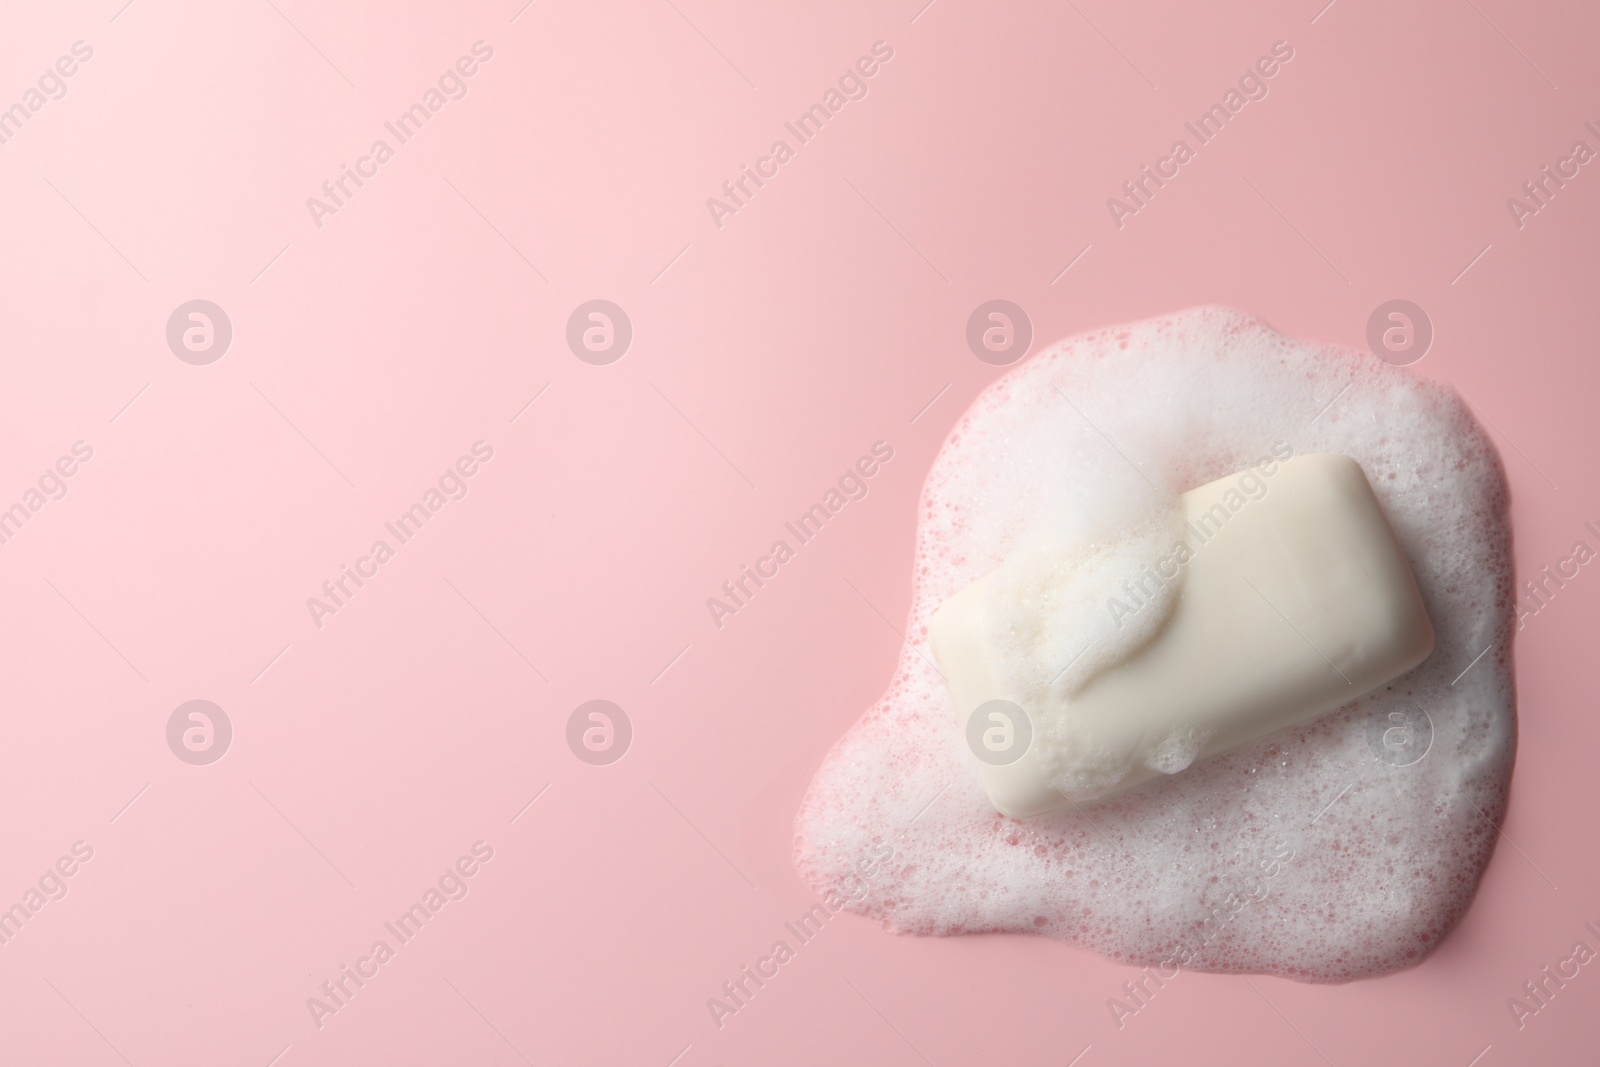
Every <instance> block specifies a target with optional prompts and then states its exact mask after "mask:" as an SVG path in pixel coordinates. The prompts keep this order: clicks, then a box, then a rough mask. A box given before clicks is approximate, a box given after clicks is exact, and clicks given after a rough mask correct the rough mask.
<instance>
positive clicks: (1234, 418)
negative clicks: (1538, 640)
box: [795, 308, 1516, 981]
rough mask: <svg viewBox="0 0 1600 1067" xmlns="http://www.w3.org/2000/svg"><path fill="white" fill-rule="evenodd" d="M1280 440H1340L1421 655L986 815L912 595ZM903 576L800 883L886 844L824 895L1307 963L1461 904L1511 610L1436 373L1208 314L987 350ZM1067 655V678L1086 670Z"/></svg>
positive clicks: (1460, 429) (1473, 454)
mask: <svg viewBox="0 0 1600 1067" xmlns="http://www.w3.org/2000/svg"><path fill="white" fill-rule="evenodd" d="M1285 443H1286V444H1287V445H1288V446H1289V447H1290V448H1292V449H1293V452H1294V453H1295V454H1297V455H1301V454H1306V453H1311V452H1340V453H1344V454H1346V455H1349V456H1352V457H1354V458H1355V459H1357V460H1358V461H1359V462H1360V464H1361V466H1362V468H1363V469H1364V470H1365V471H1366V472H1367V476H1368V478H1369V480H1370V482H1371V484H1372V487H1373V490H1374V492H1375V493H1376V494H1377V496H1378V498H1379V500H1380V502H1381V503H1382V505H1383V508H1384V512H1385V514H1386V515H1387V516H1388V518H1389V522H1390V525H1391V526H1392V527H1393V528H1394V532H1395V535H1396V537H1397V538H1398V540H1399V542H1400V544H1401V546H1402V548H1403V549H1404V551H1405V554H1406V557H1407V559H1408V560H1409V562H1410V565H1411V569H1412V572H1413V574H1414V575H1415V577H1416V581H1417V585H1418V588H1419V589H1420V591H1421V593H1422V597H1423V601H1424V604H1425V605H1426V608H1427V611H1428V615H1429V617H1430V618H1431V619H1432V620H1433V624H1434V630H1435V637H1436V647H1435V652H1434V654H1433V655H1432V656H1431V657H1430V658H1429V659H1428V660H1427V661H1426V662H1425V663H1423V664H1422V665H1421V666H1420V667H1418V668H1417V669H1415V670H1413V671H1411V672H1410V673H1408V674H1406V675H1404V676H1403V677H1401V678H1399V679H1396V680H1395V681H1394V682H1392V683H1390V684H1389V685H1387V686H1385V687H1384V688H1383V689H1380V690H1379V691H1377V692H1375V693H1372V694H1369V695H1368V696H1366V697H1363V698H1362V699H1360V700H1358V701H1356V702H1354V703H1353V704H1351V705H1349V706H1347V707H1345V708H1344V709H1341V710H1340V711H1338V712H1335V713H1333V714H1330V715H1327V716H1324V717H1323V718H1321V719H1318V720H1316V721H1315V722H1313V723H1311V724H1309V725H1306V726H1302V727H1298V728H1295V729H1292V730H1287V731H1283V732H1281V733H1278V734H1274V735H1273V736H1271V737H1269V738H1266V739H1264V740H1262V741H1259V742H1256V743H1254V744H1252V745H1249V746H1247V747H1245V748H1242V749H1238V750H1236V751H1234V752H1232V753H1229V754H1227V755H1225V756H1221V757H1218V758H1216V759H1212V760H1207V761H1203V762H1201V763H1198V764H1196V765H1194V766H1191V767H1189V769H1188V770H1186V771H1184V773H1183V774H1181V775H1178V776H1176V777H1173V778H1171V779H1165V780H1159V781H1156V782H1152V783H1151V784H1149V785H1147V786H1145V787H1142V788H1140V789H1138V790H1135V791H1133V792H1130V793H1127V794H1124V795H1122V796H1118V797H1115V798H1112V799H1110V800H1107V801H1105V802H1103V803H1101V804H1098V805H1096V806H1095V807H1094V808H1093V809H1092V810H1076V811H1075V810H1070V809H1069V810H1066V811H1062V812H1057V813H1053V814H1050V815H1045V816H1040V817H1037V818H1032V819H1028V820H1026V821H1025V822H1024V821H1018V820H1014V819H1009V818H1006V817H1005V816H1003V815H1000V814H999V813H997V812H996V811H995V810H994V808H993V806H992V805H991V804H990V802H989V800H988V797H987V796H986V795H985V793H984V790H983V787H982V785H981V784H980V782H979V780H978V777H977V774H976V772H975V771H974V769H973V765H972V757H971V755H970V753H969V752H968V751H967V750H966V748H965V742H964V739H963V738H962V737H961V736H960V734H959V732H958V731H956V730H955V729H954V728H953V727H952V712H951V709H950V706H949V697H948V694H947V692H946V689H945V686H944V682H943V681H942V679H941V678H940V677H939V675H938V673H937V672H936V670H935V669H934V667H933V665H932V660H931V657H930V655H929V651H928V648H927V627H928V620H929V618H930V616H931V615H932V614H933V612H934V611H935V610H936V609H937V608H938V607H939V606H940V605H941V604H942V603H943V602H944V601H945V600H946V599H947V598H948V597H950V596H951V595H952V594H953V593H955V592H956V591H957V590H959V589H961V588H963V587H965V586H966V585H967V584H968V583H970V582H972V581H973V580H974V579H976V578H978V577H980V576H982V575H984V574H987V573H989V572H991V571H994V570H996V569H997V568H998V567H1000V566H1001V565H1002V564H1003V563H1004V562H1005V561H1006V560H1007V559H1008V558H1011V557H1012V556H1013V554H1014V553H1017V552H1024V553H1026V552H1027V551H1028V546H1029V545H1030V544H1033V543H1043V542H1045V541H1052V542H1054V543H1057V544H1061V543H1072V542H1074V540H1076V542H1077V543H1080V544H1082V545H1083V546H1084V551H1093V538H1094V532H1095V531H1097V530H1104V529H1106V528H1107V526H1108V523H1109V524H1112V525H1115V524H1117V523H1119V522H1120V523H1124V524H1126V523H1137V522H1140V521H1150V522H1154V524H1155V525H1154V526H1153V527H1152V528H1159V525H1160V522H1159V517H1160V515H1161V508H1162V507H1163V504H1162V501H1163V500H1165V499H1168V498H1170V496H1171V495H1173V494H1176V493H1178V492H1181V491H1183V490H1184V489H1187V488H1189V487H1192V486H1196V485H1201V484H1204V483H1206V482H1209V481H1212V480H1214V479H1216V478H1219V477H1222V476H1224V475H1227V474H1229V473H1231V472H1234V471H1238V470H1241V469H1243V468H1245V467H1247V466H1250V465H1251V464H1253V463H1255V462H1256V461H1257V460H1258V459H1259V458H1260V457H1261V456H1262V455H1264V454H1267V453H1269V452H1271V451H1272V450H1273V448H1274V446H1275V445H1278V446H1281V445H1283V444H1285ZM1141 516H1142V517H1143V518H1141ZM1152 517H1153V518H1152ZM1043 527H1048V530H1047V533H1048V536H1045V535H1044V534H1043V533H1041V530H1042V529H1043ZM1125 528H1126V527H1125ZM912 573H913V574H914V575H915V576H916V577H915V587H914V589H913V593H912V604H911V611H910V621H909V625H908V626H907V629H906V633H907V634H908V635H909V641H908V643H907V645H906V646H905V647H904V648H903V649H902V652H901V656H900V662H899V665H898V667H897V669H896V672H895V675H894V679H893V681H892V682H891V684H890V688H889V691H888V693H887V694H886V695H885V696H884V697H883V698H882V699H881V700H880V701H879V702H878V703H877V704H876V705H874V706H873V707H872V708H871V709H869V710H868V711H867V713H866V715H865V716H864V717H863V718H862V719H861V720H860V721H859V722H858V723H857V724H856V725H855V726H854V727H852V728H851V730H850V731H849V732H848V733H847V734H846V735H845V736H844V737H843V738H842V739H841V740H840V741H839V742H838V743H837V744H836V745H835V746H834V748H833V750H832V751H831V752H830V753H829V754H828V756H827V758H826V759H825V760H824V762H823V765H822V767H821V768H820V769H819V770H818V772H817V775H816V778H815V779H814V781H813V782H812V785H811V788H810V790H809V791H808V793H807V795H806V797H805V800H804V802H803V803H802V805H801V808H800V811H799V814H798V815H797V817H796V841H795V860H796V864H797V866H798V868H799V870H800V872H801V874H802V876H803V877H805V878H806V880H807V881H808V882H810V883H811V885H813V886H814V887H819V888H820V887H823V886H826V885H829V884H832V883H834V882H836V881H837V880H838V879H839V878H841V877H843V876H844V875H845V874H846V873H847V872H848V870H849V868H850V865H851V864H852V863H854V861H855V858H856V857H857V856H859V855H860V854H861V853H862V851H863V850H864V849H866V848H868V847H870V846H871V845H872V844H873V843H874V842H884V841H886V842H890V843H892V844H893V847H894V850H895V863H894V864H893V865H891V869H888V870H886V871H885V872H884V874H883V876H881V877H880V878H879V879H877V881H876V882H875V886H874V891H873V892H872V893H871V894H868V895H867V896H866V897H864V898H863V899H861V900H859V901H857V902H854V903H852V904H850V905H849V907H850V908H851V909H852V910H854V911H857V912H860V913H862V914H864V915H868V916H870V917H873V918H876V919H878V920H880V921H882V922H883V923H884V925H885V926H886V927H888V928H889V929H891V930H894V931H897V932H903V933H919V934H957V933H978V932H992V931H1009V932H1030V933H1043V934H1046V935H1049V936H1052V937H1057V938H1060V939H1062V940H1066V941H1069V942H1072V943H1074V944H1077V945H1081V946H1084V947H1086V948H1090V949H1092V950H1094V951H1097V952H1099V953H1101V954H1103V955H1106V956H1111V957H1115V958H1118V959H1121V960H1124V961H1129V962H1133V963H1136V964H1141V965H1145V964H1148V965H1157V964H1166V965H1167V966H1169V967H1170V966H1183V967H1190V968H1194V969H1198V970H1207V971H1223V972H1255V973H1270V974H1277V975H1282V976H1285V977H1290V978H1297V979H1301V980H1306V981H1343V980H1348V979H1351V978H1357V977H1363V976H1369V975H1375V974H1382V973H1385V972H1389V971H1393V970H1396V969H1399V968H1401V967H1405V966H1408V965H1410V964H1412V963H1415V962H1416V961H1417V960H1419V959H1420V958H1421V957H1422V956H1424V955H1425V954H1426V953H1427V952H1428V951H1429V950H1430V949H1431V948H1432V947H1433V946H1434V945H1436V944H1437V943H1438V941H1439V940H1440V939H1441V938H1442V937H1443V936H1444V935H1445V933H1446V932H1447V931H1448V930H1449V929H1450V928H1451V926H1452V925H1453V924H1454V923H1455V922H1456V921H1457V920H1458V919H1459V918H1460V916H1461V915H1462V913H1463V912H1464V911H1465V910H1466V907H1467V905H1468V904H1469V903H1470V901H1471V898H1472V895H1473V893H1474V891H1475V890H1476V888H1477V883H1478V879H1479V877H1480V875H1481V874H1482V871H1483V867H1484V865H1485V864H1486V863H1487V862H1488V858H1489V856H1490V854H1491V852H1492V850H1493V846H1494V839H1495V836H1496V830H1495V828H1496V826H1497V825H1498V821H1499V819H1500V817H1501V816H1502V814H1503V813H1504V810H1505V801H1506V795H1507V789H1508V787H1509V783H1510V776H1511V767H1512V761H1513V756H1514V752H1515V745H1516V722H1515V710H1514V691H1513V686H1512V678H1511V635H1512V629H1513V624H1514V621H1515V620H1514V607H1513V596H1512V589H1511V559H1510V529H1509V520H1508V517H1507V493H1506V487H1505V479H1504V474H1503V472H1502V470H1501V468H1500V463H1499V459H1498V456H1497V455H1496V454H1495V451H1494V449H1493V447H1492V446H1491V445H1490V443H1489V441H1488V439H1487V437H1486V436H1485V435H1484V433H1483V432H1482V430H1481V429H1480V428H1479V427H1478V426H1477V424H1476V423H1475V422H1474V420H1473V419H1472V417H1471V415H1470V413H1469V411H1468V410H1467V408H1466V407H1465V405H1464V404H1463V403H1462V402H1461V401H1460V400H1459V398H1458V397H1456V396H1455V395H1454V394H1453V393H1451V392H1449V391H1447V390H1445V389H1443V388H1441V387H1439V386H1437V385H1434V384H1432V383H1430V382H1428V381H1426V380H1424V379H1422V378H1420V377H1418V376H1416V375H1414V374H1413V373H1411V372H1408V371H1404V370H1401V369H1398V368H1395V367H1391V366H1389V365H1388V364H1386V363H1384V362H1382V361H1380V360H1378V359H1376V358H1374V357H1372V356H1369V355H1366V354H1363V353H1357V352H1353V351H1350V350H1346V349H1340V348H1334V347H1330V346H1325V345H1318V344H1312V343H1304V342H1298V341H1294V340H1292V339H1290V338H1287V337H1285V336H1283V335H1282V334H1279V333H1277V332H1276V331H1274V330H1273V329H1272V328H1271V327H1269V326H1267V325H1266V324H1265V323H1262V322H1260V321H1258V320H1255V319H1252V318H1250V317H1248V316H1245V315H1242V314H1240V313H1238V312H1235V311H1230V310H1227V309H1221V308H1200V309H1195V310H1191V311H1186V312H1182V313H1179V314H1176V315H1172V316H1168V317H1165V318H1160V319H1154V320H1150V321H1147V322H1142V323H1138V324H1134V325H1131V326H1125V327H1119V328H1115V329H1108V330H1102V331H1098V332H1095V333H1090V334H1086V335H1083V336H1080V337H1076V338H1072V339H1070V340H1068V341H1065V342H1062V343H1060V344H1057V345H1055V346H1053V347H1051V348H1049V349H1046V350H1044V351H1042V352H1040V353H1039V354H1038V355H1037V356H1035V357H1033V358H1032V359H1030V360H1028V361H1027V362H1025V363H1022V364H1020V365H1018V366H1017V367H1015V368H1013V369H1012V370H1011V371H1010V372H1009V373H1008V374H1007V375H1006V376H1005V377H1003V378H1001V379H1000V380H999V381H997V382H995V383H994V384H993V385H992V386H990V387H989V388H988V389H987V390H985V391H984V392H983V393H982V394H981V395H980V396H979V397H978V398H977V400H975V401H974V402H973V404H972V406H971V408H970V409H969V410H968V411H967V413H966V414H965V415H964V416H963V417H962V418H961V419H960V421H959V422H958V423H957V425H956V427H955V428H954V429H953V430H952V431H951V434H950V437H949V439H948V440H947V441H946V442H945V445H944V448H943V449H942V450H941V452H940V453H939V456H938V458H937V459H936V460H935V462H934V465H933V468H932V470H931V471H930V473H929V475H928V480H927V483H926V485H925V486H924V489H923V494H922V501H921V504H920V507H919V524H918V532H917V545H916V559H915V561H914V566H913V572H912ZM1074 595H1076V594H1074ZM1056 607H1058V608H1059V609H1061V610H1077V609H1076V607H1075V606H1074V605H1072V604H1069V603H1067V602H1065V601H1063V602H1062V603H1060V604H1058V605H1056ZM1161 614H1162V612H1161V611H1160V610H1154V611H1151V612H1149V615H1151V616H1159V615H1161ZM1108 617H1109V616H1108ZM1121 621H1122V622H1124V623H1127V622H1130V621H1136V620H1126V619H1124V620H1121ZM1123 637H1124V638H1126V637H1127V635H1126V634H1124V635H1123ZM1018 647H1020V648H1025V649H1031V648H1033V647H1034V646H1033V645H1031V644H1029V643H1028V642H1027V641H1021V642H1019V643H1018ZM1486 650H1487V652H1486V654H1484V655H1482V658H1481V659H1477V662H1476V663H1475V664H1474V662H1473V661H1474V659H1475V658H1476V657H1478V656H1479V654H1480V653H1485V651H1486ZM1030 654H1033V653H1030ZM1037 654H1038V655H1040V656H1045V657H1058V656H1060V655H1061V654H1062V650H1059V649H1045V650H1040V651H1038V653H1037ZM1469 664H1473V665H1472V667H1471V669H1470V670H1466V673H1465V674H1462V673H1461V672H1462V671H1463V670H1464V669H1466V668H1467V667H1468V665H1469ZM1075 669H1076V670H1078V671H1079V672H1080V677H1078V678H1077V679H1076V681H1077V683H1078V684H1081V683H1082V681H1084V680H1087V677H1089V676H1090V675H1092V672H1093V671H1094V670H1095V669H1096V668H1095V666H1094V665H1092V664H1091V665H1088V666H1084V667H1079V668H1075ZM1458 675H1460V677H1459V679H1458V678H1457V676H1458ZM1453 679H1454V680H1455V681H1454V684H1452V680H1453ZM1072 683H1073V679H1072V678H1071V677H1069V678H1067V679H1063V680H1062V683H1061V684H1072ZM1181 748H1182V746H1181V745H1175V746H1174V751H1173V752H1172V753H1170V755H1171V757H1172V759H1173V762H1174V764H1175V765H1176V764H1178V763H1181V762H1183V760H1184V756H1185V753H1184V752H1182V751H1179V750H1178V749H1181ZM930 802H931V803H930ZM1285 855H1289V856H1291V857H1292V858H1291V859H1289V860H1285V859H1284V858H1283V857H1284V856H1285ZM1269 864H1270V865H1271V867H1270V869H1271V874H1270V875H1269V876H1268V877H1270V887H1269V891H1267V892H1260V893H1258V888H1259V887H1261V886H1262V885H1264V883H1263V882H1262V871H1263V870H1266V869H1268V868H1267V865H1269ZM1241 902H1244V903H1243V904H1242V906H1241Z"/></svg>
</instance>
